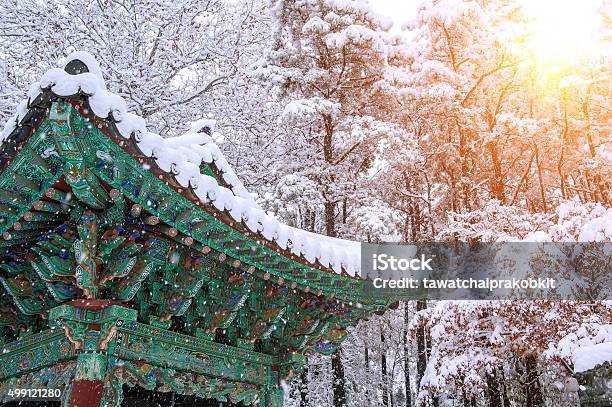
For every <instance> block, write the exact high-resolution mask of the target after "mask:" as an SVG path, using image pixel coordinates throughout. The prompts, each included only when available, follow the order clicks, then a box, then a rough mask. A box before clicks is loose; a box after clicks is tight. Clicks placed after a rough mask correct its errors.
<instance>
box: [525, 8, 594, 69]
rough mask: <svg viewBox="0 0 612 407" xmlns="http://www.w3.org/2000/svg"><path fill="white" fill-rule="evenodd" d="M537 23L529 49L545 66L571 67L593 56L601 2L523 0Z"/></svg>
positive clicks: (529, 14)
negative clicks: (559, 65) (560, 65)
mask: <svg viewBox="0 0 612 407" xmlns="http://www.w3.org/2000/svg"><path fill="white" fill-rule="evenodd" d="M523 2H524V7H525V11H526V12H527V14H528V16H529V17H530V18H531V19H532V21H533V29H532V31H531V33H530V38H529V41H528V43H529V47H530V48H531V49H530V51H531V52H532V53H533V54H534V56H535V58H536V60H537V61H538V63H540V64H544V65H550V64H552V65H554V64H562V65H571V64H575V63H578V62H579V61H580V60H581V59H582V58H583V57H588V56H589V55H592V54H593V52H594V49H595V42H596V41H597V32H598V30H599V28H600V16H599V6H600V5H601V0H581V1H577V0H523Z"/></svg>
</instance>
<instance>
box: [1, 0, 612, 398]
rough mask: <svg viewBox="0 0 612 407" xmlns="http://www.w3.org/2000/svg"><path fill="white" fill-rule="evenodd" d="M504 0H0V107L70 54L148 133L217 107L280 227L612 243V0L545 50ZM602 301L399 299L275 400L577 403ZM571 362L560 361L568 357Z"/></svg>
mask: <svg viewBox="0 0 612 407" xmlns="http://www.w3.org/2000/svg"><path fill="white" fill-rule="evenodd" d="M522 4H523V2H520V1H518V0H476V1H460V0H425V1H422V2H421V3H420V5H419V6H418V12H417V16H416V18H415V19H414V20H413V21H407V22H406V25H405V26H404V29H405V30H406V31H405V32H404V33H401V32H399V30H391V25H392V21H391V20H390V19H389V18H387V17H382V16H380V15H377V14H376V13H375V12H374V11H373V10H372V8H371V6H370V5H368V3H367V2H365V1H349V0H293V1H291V0H274V1H271V0H245V1H232V0H171V1H167V0H97V1H90V0H55V1H51V2H48V3H47V2H43V1H37V0H0V115H1V116H2V119H3V120H6V119H7V118H8V117H10V115H11V114H12V112H13V110H14V108H15V106H16V104H17V102H18V101H19V100H21V99H22V98H23V97H24V96H25V93H26V91H27V89H28V86H29V84H30V83H32V82H34V81H35V80H36V79H37V78H38V77H39V76H40V75H41V74H42V73H43V72H44V71H46V70H47V69H49V68H51V67H54V66H57V62H58V60H60V59H61V58H62V57H64V56H66V55H67V54H68V53H70V52H71V51H74V50H86V51H89V52H90V53H92V54H93V55H94V56H95V57H96V58H97V60H98V61H99V62H100V63H101V65H102V68H103V70H104V72H105V73H106V75H107V85H108V87H109V89H110V90H111V91H113V92H115V93H118V94H120V95H121V96H122V97H124V98H125V99H126V101H127V102H128V103H129V105H130V109H131V111H132V112H134V113H136V114H138V115H141V116H142V117H144V118H145V119H146V120H147V122H148V125H149V127H150V129H151V130H152V131H156V132H158V133H159V134H162V135H163V136H166V137H172V136H175V135H179V134H182V133H183V132H185V131H186V130H188V128H189V124H190V123H191V122H193V121H195V120H197V119H201V118H210V119H214V120H216V131H215V135H214V136H215V139H216V140H217V141H218V142H219V145H220V147H221V149H222V150H223V152H224V153H225V154H226V157H227V159H228V161H229V162H230V163H231V164H232V165H233V166H234V169H235V170H236V172H237V173H238V175H239V176H240V178H241V179H242V181H243V182H244V183H245V185H246V186H247V188H249V189H250V190H251V191H253V192H255V193H257V194H258V196H259V198H260V203H261V205H262V206H263V207H264V208H267V209H268V210H269V211H270V212H272V213H274V214H276V215H277V216H278V217H279V218H280V219H281V220H282V221H284V222H286V223H288V224H290V225H293V226H296V227H299V228H302V229H307V230H311V231H315V232H318V233H323V234H327V235H331V236H338V237H342V238H347V239H352V240H360V241H368V242H379V241H394V242H411V241H432V240H453V239H455V240H461V241H463V240H465V241H485V242H491V241H504V240H517V239H520V240H539V241H544V240H551V241H610V240H611V239H612V209H610V200H611V199H612V195H611V194H610V173H611V170H612V166H610V162H611V160H612V145H611V144H610V139H611V135H612V113H611V109H612V104H611V103H610V101H611V92H612V87H611V84H612V78H611V74H610V72H611V70H610V64H611V56H612V54H611V50H612V2H610V1H608V0H602V2H601V9H600V17H601V18H602V21H603V23H602V26H601V29H600V30H599V38H597V39H596V41H597V47H595V48H594V51H593V52H591V54H590V57H589V58H581V59H580V60H576V61H573V63H563V64H557V63H552V62H550V61H549V62H547V61H543V60H541V59H540V58H538V55H537V53H535V52H533V51H532V50H530V48H529V47H528V46H527V42H528V40H529V33H530V19H529V16H528V15H527V14H526V13H524V10H523V8H522ZM579 341H581V343H584V342H585V341H591V342H592V343H599V342H606V341H607V342H612V306H611V304H610V303H609V302H608V303H606V302H598V301H591V302H588V303H586V302H582V303H570V302H557V303H552V302H545V301H539V302H538V301H532V302H506V303H500V302H469V303H467V302H463V303H462V302H438V303H433V302H429V303H427V302H425V301H419V302H409V303H407V304H400V306H399V308H398V309H397V310H394V311H391V312H387V313H386V314H385V315H383V316H376V317H374V318H372V319H371V320H370V321H368V322H367V323H363V324H361V325H359V326H358V327H357V328H356V329H355V330H354V331H353V332H352V335H351V337H350V338H349V339H348V340H347V341H346V342H345V343H344V344H343V346H342V348H341V351H340V352H337V353H336V354H334V356H333V357H312V358H310V362H309V364H308V366H307V369H306V370H305V371H304V372H303V373H302V374H301V376H300V379H299V380H297V381H295V382H293V383H291V384H288V385H287V388H286V405H287V406H291V407H293V406H295V407H297V406H300V407H306V406H331V405H335V406H340V405H348V406H385V407H390V406H413V405H439V406H442V405H448V406H451V405H456V406H485V405H487V406H504V407H506V406H509V405H520V406H540V405H545V404H546V405H556V406H564V405H575V402H576V400H572V398H571V397H569V396H568V393H566V392H565V391H564V383H565V381H566V380H567V379H568V377H569V374H570V373H569V372H570V370H569V368H568V361H569V360H571V358H570V357H571V352H572V350H573V349H575V347H576V344H577V343H578V342H579ZM570 368H571V366H570Z"/></svg>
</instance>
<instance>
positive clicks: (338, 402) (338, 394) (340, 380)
mask: <svg viewBox="0 0 612 407" xmlns="http://www.w3.org/2000/svg"><path fill="white" fill-rule="evenodd" d="M331 361H332V379H333V383H332V385H333V389H334V407H345V406H346V390H345V387H344V382H345V380H344V366H343V365H342V348H341V347H338V348H337V349H336V351H335V352H334V353H332V357H331Z"/></svg>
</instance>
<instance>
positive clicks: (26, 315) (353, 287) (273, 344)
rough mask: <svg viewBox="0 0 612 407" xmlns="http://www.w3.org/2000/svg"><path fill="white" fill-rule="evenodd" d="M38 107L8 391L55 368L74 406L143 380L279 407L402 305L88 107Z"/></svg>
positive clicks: (12, 167) (3, 270) (16, 261)
mask: <svg viewBox="0 0 612 407" xmlns="http://www.w3.org/2000/svg"><path fill="white" fill-rule="evenodd" d="M31 106H32V113H31V115H30V116H29V117H30V120H31V122H32V123H30V125H29V127H28V128H29V132H30V134H29V135H28V137H23V134H22V133H20V137H21V138H20V139H19V140H21V141H19V143H17V142H16V143H14V144H15V145H16V148H15V152H5V154H4V155H2V157H5V159H3V161H2V160H0V161H1V162H2V163H4V164H3V166H4V167H3V168H2V173H1V177H0V232H1V233H2V237H3V240H2V241H0V282H1V283H2V287H3V288H2V289H0V291H1V290H5V291H7V293H8V294H9V295H5V296H1V297H0V341H1V342H0V344H4V345H3V346H4V348H5V352H3V353H2V354H1V355H0V360H1V361H2V363H1V364H0V389H2V388H6V386H7V385H8V384H10V383H14V382H16V381H19V380H32V381H36V380H42V379H40V378H37V377H38V376H36V374H38V373H40V375H42V376H41V377H48V376H53V378H52V379H50V380H56V381H58V380H60V379H61V380H64V378H66V377H70V380H67V381H66V384H69V383H71V382H72V381H74V384H73V385H72V386H69V387H71V392H70V398H69V399H67V400H66V403H69V404H72V405H85V404H83V403H88V404H87V405H93V404H91V403H92V402H93V403H94V404H95V403H98V402H99V403H100V405H113V404H117V403H119V402H120V400H121V394H122V392H121V386H122V385H128V386H133V385H139V386H143V387H145V388H148V389H156V390H158V391H176V392H179V393H181V394H196V395H199V396H202V397H208V398H217V399H221V400H223V399H229V400H231V401H233V402H236V403H237V402H241V403H243V404H246V405H248V404H261V405H265V406H277V405H280V404H282V391H281V390H280V387H279V383H280V380H281V379H290V378H291V377H293V376H294V375H295V374H296V373H298V372H299V371H300V369H301V367H302V366H303V364H304V362H305V358H306V356H307V355H309V354H311V353H315V352H320V353H324V354H330V353H331V352H333V350H334V349H335V348H336V347H337V346H338V344H339V343H340V342H341V341H342V340H343V339H344V338H345V336H346V332H347V331H346V329H347V327H349V326H352V325H355V324H356V323H357V322H358V321H359V320H360V319H364V318H367V317H368V316H369V315H370V314H371V313H373V312H380V311H382V310H384V309H385V307H386V306H387V305H388V304H387V303H383V302H380V300H379V299H376V300H374V299H372V298H368V297H367V296H365V295H363V294H362V290H360V284H361V281H360V280H359V279H356V278H352V277H349V276H346V275H340V274H336V273H334V272H333V271H332V270H329V269H325V268H324V267H323V266H321V265H320V264H313V263H309V262H308V261H306V260H305V259H303V258H299V257H297V256H294V255H292V254H290V253H288V252H285V251H283V250H282V249H280V248H279V247H277V246H276V245H275V244H274V243H273V242H269V241H266V240H265V239H264V238H263V237H261V236H259V235H256V234H253V233H251V232H249V231H248V230H247V229H246V227H244V225H241V224H239V223H236V222H234V221H232V220H231V218H230V217H229V216H228V215H227V214H225V213H223V212H219V211H217V210H216V209H215V208H214V207H213V206H211V205H208V204H205V203H202V202H200V201H199V200H198V199H197V197H196V196H195V194H194V193H193V191H191V190H189V189H185V188H182V187H180V185H178V183H176V181H175V180H174V178H173V177H172V175H171V174H167V173H164V172H163V171H161V170H160V169H159V168H157V166H156V165H155V162H154V161H153V160H151V159H150V158H147V157H144V156H143V155H142V154H141V153H140V151H139V150H138V148H137V146H136V143H135V142H134V139H128V140H126V139H123V138H121V137H120V136H118V133H117V132H116V129H115V128H114V124H113V122H112V121H111V120H102V119H100V118H97V117H95V116H93V115H92V113H91V111H90V109H89V108H88V106H87V102H86V98H82V97H80V96H78V95H76V96H75V97H74V98H67V99H66V98H64V99H62V98H58V97H56V96H53V95H51V94H49V93H48V92H46V93H45V94H43V95H42V96H41V97H39V98H38V99H37V100H35V101H32V102H31ZM15 137H16V136H15ZM134 137H136V135H134ZM7 156H8V158H6V157H7ZM204 166H205V167H206V168H204V169H205V170H206V171H207V173H208V172H209V173H210V174H212V175H214V176H216V177H217V179H220V177H219V176H218V174H219V171H218V170H217V169H216V168H214V166H212V165H204ZM33 339H35V342H32V340H33ZM37 372H38V373H37ZM61 380H60V381H61ZM2 386H4V387H2ZM84 395H87V397H91V399H87V400H85V399H80V398H79V397H85V396H84ZM92 400H93V401H92ZM79 403H81V404H79Z"/></svg>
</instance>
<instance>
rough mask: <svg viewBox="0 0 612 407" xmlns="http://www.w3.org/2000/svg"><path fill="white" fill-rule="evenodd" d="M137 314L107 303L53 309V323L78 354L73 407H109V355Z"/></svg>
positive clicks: (77, 304)
mask: <svg viewBox="0 0 612 407" xmlns="http://www.w3.org/2000/svg"><path fill="white" fill-rule="evenodd" d="M136 315H137V313H136V311H135V310H132V309H128V308H124V307H121V306H118V305H115V304H113V303H110V302H108V301H105V300H87V301H73V302H71V303H68V304H64V305H60V306H59V307H56V308H53V309H52V310H51V312H50V313H49V320H50V321H51V322H52V323H53V324H55V325H57V326H58V327H61V328H62V329H63V331H64V333H65V334H66V337H67V338H68V340H69V341H70V342H71V343H72V345H73V346H74V349H75V351H76V354H77V366H76V372H75V377H74V382H73V383H72V386H71V389H70V396H69V398H68V406H70V407H98V406H100V407H108V406H109V405H112V404H113V403H110V404H109V402H108V400H107V401H102V397H103V393H104V381H105V378H106V374H107V372H106V366H107V363H108V355H109V353H112V349H113V346H114V342H115V337H116V334H117V328H118V327H120V326H121V325H122V324H123V323H124V321H130V320H132V321H133V320H135V319H136Z"/></svg>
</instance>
